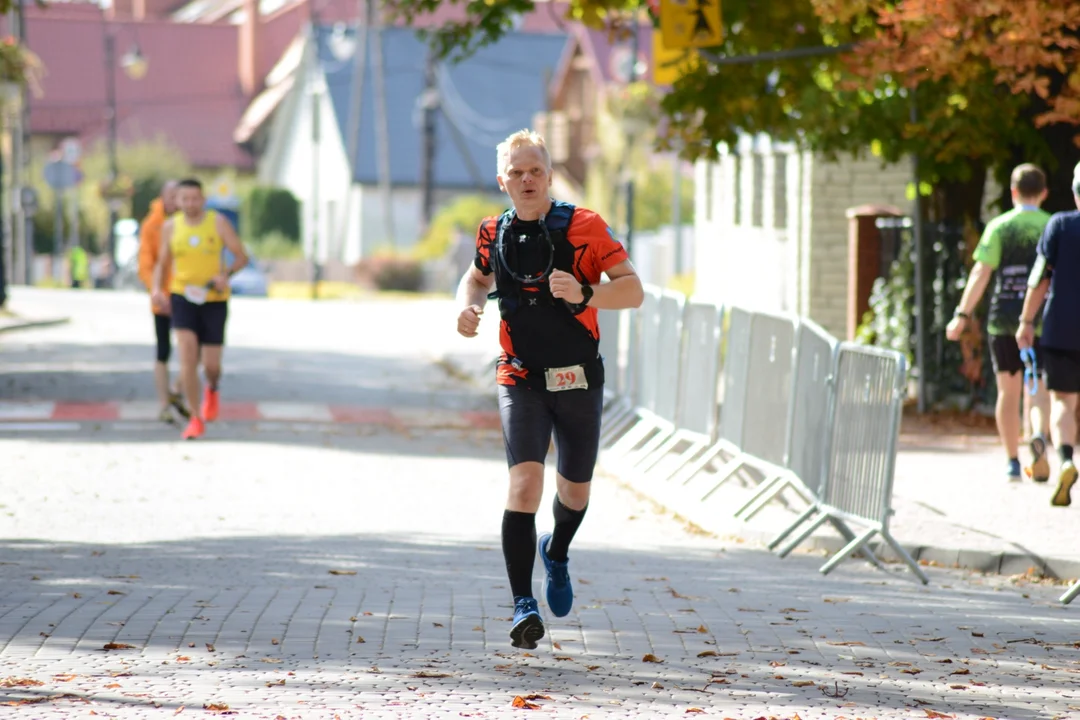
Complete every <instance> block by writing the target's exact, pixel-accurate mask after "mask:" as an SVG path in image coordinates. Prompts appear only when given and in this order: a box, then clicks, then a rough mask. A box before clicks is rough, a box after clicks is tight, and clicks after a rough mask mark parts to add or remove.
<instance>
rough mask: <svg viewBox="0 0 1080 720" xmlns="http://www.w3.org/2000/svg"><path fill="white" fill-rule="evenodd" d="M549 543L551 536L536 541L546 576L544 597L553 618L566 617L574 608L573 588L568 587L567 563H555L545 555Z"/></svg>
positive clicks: (543, 536)
mask: <svg viewBox="0 0 1080 720" xmlns="http://www.w3.org/2000/svg"><path fill="white" fill-rule="evenodd" d="M549 542H551V534H550V533H548V534H546V535H541V536H540V540H539V541H537V548H538V549H539V550H540V559H541V560H543V561H544V569H545V570H547V576H546V577H545V578H544V597H545V598H547V604H548V607H549V608H551V614H552V615H554V616H555V617H566V616H567V615H569V614H570V608H572V607H573V606H574V588H573V587H571V586H570V570H569V568H568V565H569V564H570V563H569V562H556V561H555V560H552V559H551V558H549V557H548V555H547V546H548V543H549Z"/></svg>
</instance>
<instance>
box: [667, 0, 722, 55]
mask: <svg viewBox="0 0 1080 720" xmlns="http://www.w3.org/2000/svg"><path fill="white" fill-rule="evenodd" d="M660 32H661V34H662V35H663V36H664V45H666V46H667V47H668V48H671V49H673V50H674V49H680V48H691V47H711V46H713V45H719V44H720V41H721V40H722V39H723V37H724V29H723V24H722V22H721V20H720V0H660Z"/></svg>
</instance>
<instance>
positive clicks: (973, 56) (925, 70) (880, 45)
mask: <svg viewBox="0 0 1080 720" xmlns="http://www.w3.org/2000/svg"><path fill="white" fill-rule="evenodd" d="M451 1H452V4H455V5H458V6H459V7H460V8H461V10H462V11H463V13H464V16H465V19H463V20H462V21H460V22H457V23H450V24H448V25H446V26H445V27H443V28H441V29H439V30H437V31H433V32H432V33H430V36H431V38H432V43H433V44H434V46H435V48H436V49H437V50H438V51H439V53H440V54H441V55H443V56H447V57H451V58H460V57H464V56H467V55H468V54H469V53H470V52H472V51H473V50H474V49H475V48H476V47H478V46H480V45H482V44H484V43H487V42H490V41H492V40H493V39H497V38H498V37H500V36H501V35H502V34H504V33H505V32H506V31H507V30H509V29H510V28H511V27H512V20H513V18H514V16H515V15H516V14H519V13H525V12H529V11H532V10H533V7H534V3H533V2H532V1H531V0H504V1H500V0H466V1H465V2H461V1H460V0H459V1H457V2H454V0H451ZM438 4H439V3H438V2H437V1H436V0H392V3H391V8H392V12H393V13H395V14H396V15H398V16H400V17H415V16H417V15H422V14H424V13H426V12H430V11H431V10H433V9H434V8H435V7H436V5H438ZM642 5H643V4H642V3H640V2H638V0H571V2H570V5H569V10H568V11H567V16H568V20H571V21H574V20H576V21H580V22H583V23H585V24H587V25H590V26H593V27H597V26H599V27H608V28H609V29H611V30H612V33H613V34H617V33H619V32H621V31H622V30H623V29H624V28H625V27H626V22H627V19H628V18H629V17H631V15H630V12H631V11H632V10H634V9H638V8H640V7H642ZM652 5H653V4H652V3H650V7H652ZM722 13H723V23H724V31H725V32H724V37H723V40H722V42H721V44H720V45H719V46H717V47H714V48H708V49H705V52H706V53H708V55H709V57H711V58H714V59H715V58H720V59H727V60H730V59H733V58H742V57H746V56H759V55H761V54H764V53H774V52H782V51H788V50H793V49H804V50H805V49H814V48H822V47H826V48H827V47H833V48H837V47H841V46H845V45H846V44H848V43H854V44H855V45H856V51H855V52H846V53H845V52H835V53H822V54H817V55H815V56H813V57H799V58H791V57H789V58H786V59H784V58H781V59H766V60H760V61H757V62H753V63H745V62H738V63H723V64H717V63H715V62H711V61H706V62H702V63H700V64H699V66H698V68H697V69H696V70H694V71H693V72H691V73H689V74H688V75H686V76H684V77H683V78H682V79H680V80H679V81H678V82H677V83H676V84H675V86H674V88H673V89H672V91H671V92H670V93H669V94H668V95H667V96H666V97H665V98H664V99H663V109H664V111H665V113H666V114H667V116H668V117H669V119H670V123H669V125H668V128H669V129H668V130H667V132H666V136H661V137H660V138H658V142H659V143H660V144H661V146H663V145H664V143H665V142H666V141H667V140H670V138H671V137H673V136H678V137H680V139H681V141H682V147H683V150H682V152H683V154H684V156H686V157H687V158H690V159H693V158H697V157H709V156H711V155H713V154H715V151H716V146H717V143H719V142H728V143H734V142H735V140H736V139H737V137H738V136H739V134H740V133H750V134H753V133H759V132H762V133H768V134H769V135H771V136H773V137H774V138H776V139H778V140H785V141H795V142H798V143H800V144H801V146H803V147H806V148H808V149H812V150H815V151H818V152H821V153H823V154H825V156H826V157H830V156H832V157H835V156H836V155H838V154H841V153H856V154H858V153H864V152H867V150H868V149H869V150H871V151H872V152H874V153H875V154H876V155H878V156H879V157H881V159H882V160H883V161H898V160H901V159H902V158H905V157H907V156H909V155H911V154H914V155H916V156H918V158H919V160H920V166H921V173H920V178H921V180H923V181H925V182H928V183H930V184H931V185H932V187H933V188H934V190H935V193H936V197H934V198H932V201H931V202H930V203H929V204H928V208H929V209H930V211H931V214H932V215H933V216H936V217H939V218H946V217H947V218H957V219H968V220H970V219H973V218H976V217H977V216H978V213H979V209H980V207H981V199H982V188H983V186H984V184H985V183H984V180H985V177H986V173H987V172H988V170H990V169H994V170H996V171H997V172H998V173H999V179H1001V178H1004V177H1007V175H1008V172H1009V170H1010V169H1011V167H1012V165H1013V164H1015V163H1017V162H1020V161H1021V160H1028V161H1033V162H1039V163H1042V164H1044V165H1045V166H1046V167H1047V168H1048V170H1049V171H1050V174H1051V177H1052V178H1059V177H1060V176H1061V174H1062V173H1067V172H1068V171H1069V170H1071V167H1072V164H1074V163H1075V161H1076V160H1078V159H1080V149H1078V148H1077V146H1076V145H1075V144H1074V143H1073V142H1072V140H1073V138H1074V136H1075V135H1076V127H1075V125H1076V123H1078V122H1080V112H1076V109H1077V108H1078V107H1080V105H1078V104H1077V102H1075V101H1074V98H1077V97H1080V73H1078V72H1077V71H1076V70H1075V68H1076V67H1077V66H1078V65H1080V42H1078V41H1077V30H1078V28H1080V6H1077V5H1076V4H1075V3H1073V2H1072V1H1071V0H1045V1H1044V2H1041V3H1038V4H1037V5H1033V4H1031V3H1017V2H1010V1H1009V0H989V1H988V2H986V3H977V4H976V5H971V4H970V3H967V2H964V1H962V0H941V1H940V2H939V1H938V0H933V1H931V0H897V1H896V2H892V3H882V4H878V3H869V2H866V0H791V1H790V2H773V3H762V2H752V1H751V0H725V2H724V3H723V4H722ZM706 59H708V58H706ZM1059 98H1064V99H1065V101H1064V102H1061V101H1059ZM913 112H914V114H913ZM1059 171H1060V172H1059ZM1058 184H1059V185H1061V186H1062V187H1064V186H1065V185H1066V184H1067V183H1058ZM1069 204H1070V198H1068V197H1067V193H1061V192H1058V193H1057V194H1055V195H1052V197H1051V202H1050V203H1049V207H1050V208H1051V209H1060V208H1062V207H1066V206H1068V205H1069Z"/></svg>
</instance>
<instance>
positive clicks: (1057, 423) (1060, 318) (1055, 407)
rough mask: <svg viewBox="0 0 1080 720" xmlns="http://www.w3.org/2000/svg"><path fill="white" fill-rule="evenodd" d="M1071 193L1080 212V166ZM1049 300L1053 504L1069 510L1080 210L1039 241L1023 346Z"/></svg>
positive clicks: (1078, 376)
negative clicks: (1055, 455)
mask: <svg viewBox="0 0 1080 720" xmlns="http://www.w3.org/2000/svg"><path fill="white" fill-rule="evenodd" d="M1072 189H1073V196H1074V198H1075V200H1076V206H1077V207H1078V208H1080V164H1078V165H1077V166H1076V169H1075V170H1074V171H1073V184H1072ZM1044 298H1045V299H1046V308H1045V310H1044V311H1043V324H1042V343H1041V344H1042V351H1043V358H1044V359H1043V362H1044V363H1045V365H1046V386H1047V388H1048V389H1049V390H1050V403H1051V407H1050V417H1051V425H1052V429H1053V435H1054V443H1055V444H1056V445H1057V447H1058V452H1059V454H1060V455H1061V470H1060V471H1059V475H1058V487H1057V491H1056V492H1055V493H1054V497H1053V499H1052V500H1051V503H1052V504H1053V505H1058V506H1066V505H1068V504H1070V502H1071V498H1070V495H1069V494H1070V491H1071V490H1072V486H1073V484H1074V483H1076V479H1077V470H1076V466H1075V465H1074V464H1073V445H1072V443H1073V442H1074V441H1075V439H1076V430H1077V423H1076V408H1077V397H1078V394H1080V212H1077V211H1071V212H1060V213H1056V214H1055V215H1054V216H1053V217H1051V218H1050V222H1048V223H1047V224H1046V230H1044V231H1043V235H1042V238H1041V239H1040V240H1039V256H1038V259H1037V260H1036V261H1035V266H1034V267H1033V268H1032V270H1031V277H1030V278H1028V291H1027V295H1026V296H1025V297H1024V309H1023V312H1022V313H1021V316H1020V329H1019V330H1018V331H1017V333H1016V341H1017V344H1018V345H1019V346H1020V347H1021V348H1027V347H1031V345H1032V343H1033V342H1034V339H1035V320H1036V318H1035V314H1036V309H1037V308H1038V307H1039V305H1041V304H1042V302H1043V299H1044Z"/></svg>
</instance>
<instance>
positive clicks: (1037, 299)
mask: <svg viewBox="0 0 1080 720" xmlns="http://www.w3.org/2000/svg"><path fill="white" fill-rule="evenodd" d="M1049 290H1050V278H1043V279H1042V280H1040V281H1039V284H1038V285H1036V286H1035V287H1033V288H1028V291H1027V294H1026V295H1024V309H1023V310H1022V311H1021V312H1020V323H1021V324H1022V325H1034V324H1035V315H1036V314H1037V313H1038V312H1039V308H1041V307H1042V304H1043V300H1045V299H1046V293H1047V292H1048V291H1049Z"/></svg>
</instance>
